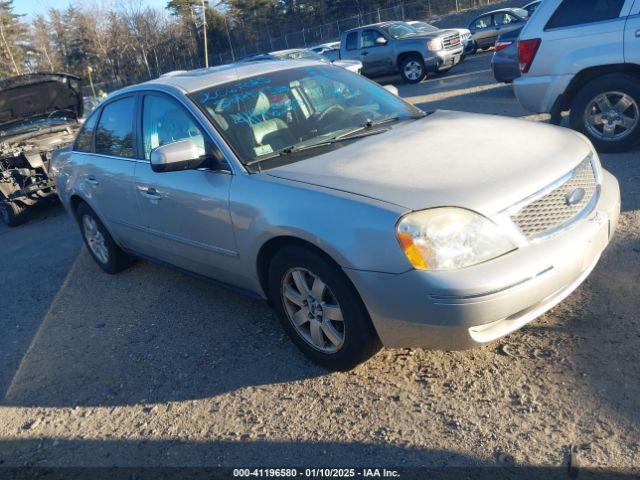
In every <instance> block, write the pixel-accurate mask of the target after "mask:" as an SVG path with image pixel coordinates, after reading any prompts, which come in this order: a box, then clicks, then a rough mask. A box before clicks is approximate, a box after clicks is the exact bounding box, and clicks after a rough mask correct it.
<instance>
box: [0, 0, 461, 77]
mask: <svg viewBox="0 0 640 480" xmlns="http://www.w3.org/2000/svg"><path fill="white" fill-rule="evenodd" d="M432 1H445V2H451V1H453V0H432ZM399 3H401V0H211V1H210V2H208V3H207V4H206V6H205V14H206V29H207V44H208V50H209V52H210V57H212V56H215V55H216V53H219V52H228V51H229V50H231V49H232V46H233V48H237V49H238V50H239V47H242V46H243V45H249V44H258V43H260V44H267V45H268V42H269V40H270V39H272V38H276V37H281V36H282V35H283V34H284V33H286V32H294V31H300V30H301V29H302V28H305V27H310V26H314V25H319V24H325V23H330V22H334V21H336V20H338V19H342V18H345V17H349V16H355V15H360V14H365V13H366V12H370V11H372V10H375V9H377V8H386V7H389V6H394V5H397V4H399ZM14 10H15V9H14V5H13V0H0V60H1V63H0V78H3V77H7V76H13V75H18V74H22V73H29V72H36V71H63V72H69V73H73V74H76V75H78V76H80V77H82V78H85V79H86V78H87V77H88V75H89V74H90V75H91V77H92V80H93V81H94V82H96V83H100V82H105V83H109V84H113V85H114V86H119V85H125V84H129V83H133V82H137V81H141V80H144V79H149V78H155V77H157V76H159V75H160V74H162V73H164V72H167V71H171V70H177V69H191V68H197V67H200V66H202V65H203V48H204V43H203V33H204V32H203V30H204V29H203V21H202V17H203V15H202V13H203V11H202V0H169V1H168V2H167V4H166V8H164V9H155V8H151V7H149V6H147V5H145V4H144V3H143V2H142V1H141V0H121V2H120V3H116V4H109V6H108V7H106V6H104V5H101V4H99V3H96V4H90V3H82V4H80V5H78V3H77V2H72V3H70V4H69V6H67V7H66V8H51V9H49V10H48V11H47V12H46V13H45V14H43V13H33V14H32V15H31V16H30V18H29V20H28V21H27V20H26V19H25V17H24V16H21V15H18V14H17V13H15V11H14ZM245 51H246V49H245ZM212 63H217V62H216V61H213V62H212Z"/></svg>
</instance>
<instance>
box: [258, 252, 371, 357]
mask: <svg viewBox="0 0 640 480" xmlns="http://www.w3.org/2000/svg"><path fill="white" fill-rule="evenodd" d="M268 290H269V299H270V301H271V304H272V305H273V306H274V308H275V310H276V313H277V314H278V317H279V319H280V321H281V322H282V325H283V326H284V328H285V330H286V331H287V333H288V334H289V337H290V338H291V340H292V341H293V342H294V343H295V344H296V346H297V347H298V348H299V349H300V350H301V351H302V352H303V353H304V354H305V355H307V356H308V357H309V358H311V359H312V360H313V361H315V362H316V363H318V364H320V365H322V366H324V367H326V368H329V369H331V370H350V369H352V368H354V367H355V366H356V365H358V364H360V363H362V362H364V361H365V360H367V359H368V358H370V357H371V356H372V355H374V354H375V353H376V352H377V351H378V350H379V349H380V341H379V340H378V336H377V334H376V332H375V330H374V328H373V325H372V324H371V320H370V319H369V314H368V312H367V310H366V308H365V306H364V304H363V303H362V300H361V299H360V296H359V295H358V293H357V292H356V290H355V289H354V287H353V285H352V284H351V282H350V281H349V280H348V279H347V277H346V276H345V274H344V272H342V271H341V270H340V269H339V268H337V267H335V266H334V265H333V264H332V263H330V262H329V261H327V259H326V258H324V257H322V256H321V255H319V254H318V253H316V252H314V251H313V250H311V249H308V248H304V247H297V246H296V247H286V248H284V249H282V250H281V251H280V252H278V253H277V254H276V255H275V257H274V258H273V260H272V261H271V264H270V266H269V289H268Z"/></svg>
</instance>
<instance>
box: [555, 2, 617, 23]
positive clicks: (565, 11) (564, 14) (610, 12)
mask: <svg viewBox="0 0 640 480" xmlns="http://www.w3.org/2000/svg"><path fill="white" fill-rule="evenodd" d="M624 2H625V0H591V1H589V2H587V3H588V4H589V6H588V7H587V6H585V1H584V0H564V1H563V2H562V3H561V4H560V6H559V7H558V9H557V10H556V11H555V13H554V14H553V16H552V17H551V19H550V20H549V23H547V27H546V28H547V29H549V28H560V27H572V26H576V25H584V24H588V23H596V22H603V21H606V20H612V19H614V18H618V17H619V16H620V12H621V11H622V7H623V6H624Z"/></svg>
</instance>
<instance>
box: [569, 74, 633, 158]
mask: <svg viewBox="0 0 640 480" xmlns="http://www.w3.org/2000/svg"><path fill="white" fill-rule="evenodd" d="M570 120H571V127H572V128H573V129H575V130H578V131H580V132H582V133H584V134H585V135H586V136H587V137H589V139H590V140H591V142H592V143H593V144H594V146H595V147H596V149H597V150H598V151H601V152H624V151H627V150H630V149H632V148H633V147H634V146H636V145H637V144H638V142H640V80H639V79H638V78H637V77H633V76H631V75H625V74H611V75H605V76H603V77H600V78H597V79H595V80H592V81H591V82H589V83H587V84H586V85H585V86H584V87H582V89H581V90H580V91H579V92H578V94H577V95H576V97H575V98H574V99H573V102H572V104H571V116H570Z"/></svg>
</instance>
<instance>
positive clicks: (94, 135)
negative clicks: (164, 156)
mask: <svg viewBox="0 0 640 480" xmlns="http://www.w3.org/2000/svg"><path fill="white" fill-rule="evenodd" d="M136 105H137V97H136V95H130V96H125V97H118V98H116V99H114V100H113V101H110V102H108V103H106V104H105V105H104V106H102V107H101V108H100V109H99V110H98V111H96V112H94V114H93V115H91V117H90V118H89V119H88V120H87V122H86V123H85V126H84V127H83V130H82V131H81V132H80V133H79V135H78V138H77V140H76V143H75V145H74V153H73V154H74V155H76V156H77V162H78V165H79V166H80V168H79V171H80V172H81V173H80V175H79V180H78V185H77V188H78V190H79V193H80V194H81V195H82V196H83V198H84V199H85V200H86V201H87V202H88V203H89V205H90V206H91V208H93V209H94V210H95V211H96V213H97V214H98V216H99V217H100V218H101V219H102V221H103V222H104V223H105V224H106V226H107V228H108V229H109V232H110V233H111V234H112V236H113V237H114V238H115V239H116V241H118V242H119V243H120V244H121V245H122V246H124V247H128V248H131V249H135V250H137V249H139V248H140V247H141V245H144V243H145V242H144V240H145V238H144V233H143V232H141V231H140V228H139V226H140V223H141V220H140V211H139V210H138V203H137V199H136V197H135V187H134V174H135V165H136V148H135V140H136V139H135V130H134V116H135V111H136Z"/></svg>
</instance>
